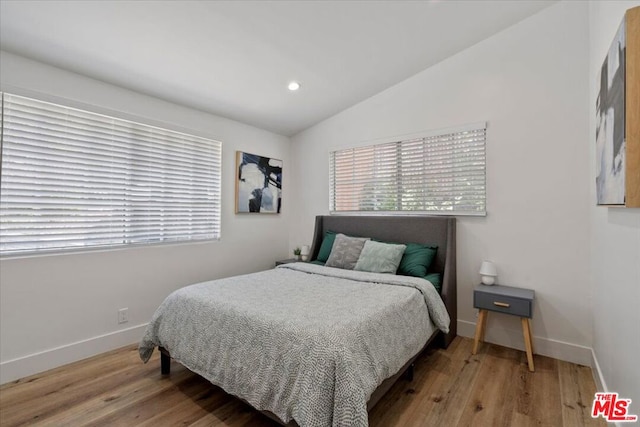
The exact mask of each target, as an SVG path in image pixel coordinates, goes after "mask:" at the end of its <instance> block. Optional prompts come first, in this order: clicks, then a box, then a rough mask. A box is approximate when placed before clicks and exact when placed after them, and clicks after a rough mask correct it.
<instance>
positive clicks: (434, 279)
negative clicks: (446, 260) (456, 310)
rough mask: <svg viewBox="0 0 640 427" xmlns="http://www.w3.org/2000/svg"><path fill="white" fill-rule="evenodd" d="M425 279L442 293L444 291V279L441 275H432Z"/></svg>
mask: <svg viewBox="0 0 640 427" xmlns="http://www.w3.org/2000/svg"><path fill="white" fill-rule="evenodd" d="M424 278H425V279H427V280H428V281H430V282H431V284H432V285H433V287H434V288H436V290H437V291H438V293H440V291H441V290H442V278H441V277H440V273H431V274H427V275H426V276H424Z"/></svg>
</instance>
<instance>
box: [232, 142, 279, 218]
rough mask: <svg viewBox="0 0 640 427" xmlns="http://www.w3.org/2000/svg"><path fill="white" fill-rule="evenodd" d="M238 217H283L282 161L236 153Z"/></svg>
mask: <svg viewBox="0 0 640 427" xmlns="http://www.w3.org/2000/svg"><path fill="white" fill-rule="evenodd" d="M236 173H237V177H236V213H271V214H274V213H280V209H281V207H282V160H278V159H272V158H270V157H263V156H259V155H257V154H250V153H245V152H243V151H236Z"/></svg>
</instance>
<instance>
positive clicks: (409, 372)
mask: <svg viewBox="0 0 640 427" xmlns="http://www.w3.org/2000/svg"><path fill="white" fill-rule="evenodd" d="M415 368H416V364H415V363H412V364H411V365H409V367H408V368H407V371H406V372H405V375H406V376H407V381H413V374H414V372H415Z"/></svg>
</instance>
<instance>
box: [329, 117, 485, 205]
mask: <svg viewBox="0 0 640 427" xmlns="http://www.w3.org/2000/svg"><path fill="white" fill-rule="evenodd" d="M485 139H486V124H485V123H482V124H475V125H469V126H465V127H461V128H456V129H453V130H451V129H449V130H447V131H436V132H433V133H432V134H429V135H424V136H422V135H421V136H420V137H416V138H410V139H406V140H402V141H393V142H386V143H382V144H377V145H369V146H363V147H355V148H349V149H341V150H337V151H332V152H331V153H330V160H329V161H330V167H329V169H330V170H329V209H330V211H331V212H332V213H347V212H348V213H353V212H362V211H366V212H370V211H378V212H388V213H394V212H397V213H403V214H406V213H421V212H424V213H428V214H440V213H442V214H449V215H485V214H486V195H485V193H486V192H485Z"/></svg>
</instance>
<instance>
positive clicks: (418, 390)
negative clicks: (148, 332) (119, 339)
mask: <svg viewBox="0 0 640 427" xmlns="http://www.w3.org/2000/svg"><path fill="white" fill-rule="evenodd" d="M472 345H473V341H472V340H470V339H468V338H461V337H458V338H456V339H455V340H454V342H453V343H452V344H451V346H450V347H449V348H448V349H447V350H442V349H436V350H431V351H428V352H427V353H426V354H424V355H423V356H421V357H420V358H419V359H418V360H417V362H416V370H415V377H414V380H413V381H412V382H409V381H407V380H404V379H401V380H400V381H399V382H398V383H396V385H395V386H394V387H393V388H392V389H391V390H390V391H389V393H388V394H387V395H386V396H385V397H384V398H383V399H382V400H381V401H380V402H379V403H378V405H376V407H375V408H373V410H372V411H371V414H370V424H371V426H385V427H387V426H444V427H448V426H533V425H536V426H560V425H564V426H591V425H603V426H604V425H606V424H605V423H604V421H602V419H598V420H594V419H592V418H591V417H590V414H589V412H590V409H591V403H592V401H593V395H594V393H595V385H594V382H593V379H592V376H591V369H590V368H587V367H584V366H578V365H574V364H571V363H567V362H561V361H558V360H555V359H550V358H548V357H542V356H535V367H536V372H534V373H531V372H529V371H528V370H527V361H526V355H525V353H524V352H521V351H517V350H512V349H507V348H504V347H499V346H495V345H490V344H484V345H483V346H482V348H481V349H480V351H479V352H478V354H477V355H475V356H471V347H472ZM0 425H1V426H3V427H8V426H22V425H42V426H44V425H46V426H147V425H148V426H151V425H153V426H158V425H160V426H176V425H182V426H257V427H260V426H263V427H275V426H277V424H276V423H274V422H273V421H271V420H269V419H268V418H266V417H264V416H263V415H261V414H260V413H258V412H256V411H254V410H253V409H251V408H250V407H249V406H247V405H246V404H244V403H242V402H241V401H239V400H238V399H235V398H234V397H232V396H229V395H228V394H226V393H224V392H223V391H222V390H221V389H219V388H218V387H215V386H213V385H211V384H210V383H209V382H207V381H206V380H204V379H202V378H201V377H199V376H198V375H196V374H193V373H191V372H189V371H188V370H186V369H185V368H183V367H182V366H180V365H179V364H177V363H175V362H172V372H171V375H170V376H168V377H163V376H161V375H160V361H159V356H158V352H155V354H154V356H153V358H152V359H151V361H150V362H149V363H148V364H146V365H144V364H142V362H141V361H140V359H139V358H138V353H137V349H136V348H135V347H126V348H123V349H120V350H116V351H112V352H110V353H105V354H102V355H99V356H96V357H93V358H91V359H87V360H84V361H81V362H77V363H74V364H71V365H67V366H63V367H61V368H57V369H54V370H51V371H48V372H45V373H43V374H39V375H35V376H32V377H29V378H25V379H22V380H19V381H16V382H13V383H9V384H5V385H4V386H2V387H1V388H0Z"/></svg>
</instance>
